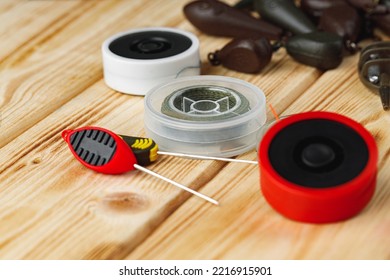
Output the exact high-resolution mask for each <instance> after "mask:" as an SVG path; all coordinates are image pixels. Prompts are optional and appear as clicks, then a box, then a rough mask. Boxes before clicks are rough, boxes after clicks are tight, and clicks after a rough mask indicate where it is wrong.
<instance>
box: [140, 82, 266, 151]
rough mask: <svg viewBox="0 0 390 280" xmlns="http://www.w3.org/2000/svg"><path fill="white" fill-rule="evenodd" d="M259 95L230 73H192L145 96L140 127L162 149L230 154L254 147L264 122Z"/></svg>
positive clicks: (259, 90) (262, 104)
mask: <svg viewBox="0 0 390 280" xmlns="http://www.w3.org/2000/svg"><path fill="white" fill-rule="evenodd" d="M265 103H266V99H265V95H264V93H263V91H262V90H261V89H259V88H258V87H256V86H254V85H252V84H250V83H248V82H245V81H242V80H239V79H235V78H230V77H223V76H194V77H185V78H178V79H176V80H174V81H171V82H168V83H165V84H162V85H159V86H156V87H154V88H153V89H152V90H150V91H149V92H148V93H147V94H146V96H145V116H144V121H145V130H146V134H147V136H148V137H150V138H152V139H153V140H154V141H156V143H157V144H158V146H159V149H160V150H162V151H171V152H178V153H187V154H196V155H207V156H221V157H231V156H236V155H239V154H242V153H244V152H246V151H249V150H251V149H253V148H255V147H256V145H257V144H258V142H257V139H256V138H257V137H256V136H257V135H258V132H259V130H260V129H261V127H262V126H263V125H264V123H265V122H266V111H265Z"/></svg>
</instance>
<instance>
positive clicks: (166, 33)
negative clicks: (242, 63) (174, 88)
mask: <svg viewBox="0 0 390 280" xmlns="http://www.w3.org/2000/svg"><path fill="white" fill-rule="evenodd" d="M102 56H103V70H104V80H105V82H106V84H107V85H108V86H109V87H111V88H112V89H114V90H117V91H119V92H122V93H127V94H134V95H145V94H146V92H147V91H148V90H150V89H151V88H153V87H154V86H156V85H158V84H160V83H164V82H167V81H169V80H172V79H175V78H177V77H179V76H180V77H183V76H193V75H199V74H200V56H199V40H198V38H197V37H196V36H195V35H193V34H192V33H190V32H187V31H183V30H180V29H177V28H168V27H147V28H139V29H132V30H129V31H126V32H122V33H118V34H115V35H113V36H111V37H110V38H108V39H107V40H105V41H104V43H103V44H102Z"/></svg>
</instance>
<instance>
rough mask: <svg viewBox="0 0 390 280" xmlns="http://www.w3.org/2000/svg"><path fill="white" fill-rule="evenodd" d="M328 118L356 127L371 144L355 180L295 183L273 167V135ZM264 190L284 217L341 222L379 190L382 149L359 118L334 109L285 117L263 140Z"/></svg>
mask: <svg viewBox="0 0 390 280" xmlns="http://www.w3.org/2000/svg"><path fill="white" fill-rule="evenodd" d="M312 119H325V120H332V121H335V122H339V123H341V124H344V125H346V126H348V127H350V128H352V129H354V130H355V131H356V132H357V133H358V134H359V135H360V136H361V137H362V139H363V140H364V141H365V143H366V144H367V147H368V151H369V156H368V161H367V164H366V166H365V167H364V169H363V170H362V172H360V174H359V175H358V176H356V177H355V178H353V179H352V180H350V181H348V182H346V183H344V184H341V185H337V186H333V187H329V188H323V189H315V188H308V187H303V186H300V185H297V184H294V183H292V182H290V181H288V180H286V179H285V178H283V177H282V176H280V175H279V174H278V173H277V172H276V170H275V169H274V168H273V167H272V165H271V162H270V159H269V155H268V150H269V147H270V144H271V142H272V140H273V138H274V137H275V136H276V135H277V134H278V133H279V132H280V131H281V130H283V129H284V128H285V127H287V126H289V125H291V124H293V123H296V122H301V121H305V120H312ZM258 151H259V168H260V183H261V190H262V192H263V195H264V197H265V198H266V200H267V201H268V202H269V203H270V204H271V206H272V207H273V208H274V209H275V210H277V211H278V212H280V213H281V214H283V215H284V216H286V217H288V218H290V219H293V220H297V221H301V222H309V223H327V222H337V221H340V220H345V219H347V218H350V217H352V216H354V215H356V214H357V213H359V212H360V211H361V210H362V209H363V208H364V207H365V206H366V205H367V203H368V202H369V201H370V199H371V197H372V196H373V194H374V191H375V185H376V174H377V161H378V148H377V146H376V143H375V139H374V137H373V136H372V135H371V134H370V133H369V132H368V131H367V130H366V129H365V128H364V127H363V126H362V125H361V124H359V123H357V122H356V121H354V120H352V119H350V118H347V117H345V116H342V115H340V114H336V113H331V112H306V113H300V114H296V115H291V116H289V117H286V118H283V119H281V120H280V121H278V122H277V123H276V124H275V125H273V126H272V127H271V128H270V129H269V130H268V131H267V132H266V134H265V135H264V137H263V139H262V141H261V142H260V147H259V149H258Z"/></svg>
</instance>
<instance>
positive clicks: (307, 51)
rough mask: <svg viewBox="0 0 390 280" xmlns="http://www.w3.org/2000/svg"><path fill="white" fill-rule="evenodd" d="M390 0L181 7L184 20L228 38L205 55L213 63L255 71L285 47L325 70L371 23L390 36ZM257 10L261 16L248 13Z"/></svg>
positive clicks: (210, 1)
mask: <svg viewBox="0 0 390 280" xmlns="http://www.w3.org/2000/svg"><path fill="white" fill-rule="evenodd" d="M389 11H390V1H389V0H382V1H347V0H322V1H319V0H302V1H300V6H296V5H295V4H294V1H286V0H242V1H239V2H238V3H237V4H236V5H234V7H232V6H229V5H227V4H225V3H223V2H221V1H218V0H198V1H193V2H190V3H189V4H187V5H186V6H185V7H184V14H185V16H186V17H187V19H188V20H189V21H190V22H191V23H192V24H193V25H194V26H195V27H197V28H198V29H199V30H201V31H202V32H204V33H206V34H209V35H215V36H224V37H232V40H231V41H230V42H228V43H227V44H226V45H225V46H224V47H222V48H221V49H219V50H216V51H214V52H211V53H209V55H208V59H209V61H210V63H211V64H212V65H214V66H215V65H223V66H224V67H226V68H228V69H231V70H234V71H238V72H243V73H258V72H260V71H262V70H263V69H264V68H265V67H266V66H267V65H268V64H269V63H270V61H271V58H272V53H273V52H275V51H277V50H278V49H279V48H280V47H284V48H285V49H286V51H287V53H288V54H289V56H290V57H292V58H293V59H294V60H296V61H297V62H299V63H302V64H305V65H309V66H312V67H316V68H318V69H320V70H323V71H326V70H330V69H334V68H336V67H338V66H339V65H340V63H341V62H342V59H343V57H344V56H345V55H348V54H353V53H355V52H356V51H358V50H359V47H358V43H359V41H360V40H362V39H364V38H367V37H373V35H372V34H373V32H372V25H373V24H375V25H376V26H377V27H380V28H382V30H383V31H385V32H386V33H389V34H390V14H389ZM251 12H252V14H253V13H258V14H259V16H260V17H259V18H257V17H254V16H252V14H251Z"/></svg>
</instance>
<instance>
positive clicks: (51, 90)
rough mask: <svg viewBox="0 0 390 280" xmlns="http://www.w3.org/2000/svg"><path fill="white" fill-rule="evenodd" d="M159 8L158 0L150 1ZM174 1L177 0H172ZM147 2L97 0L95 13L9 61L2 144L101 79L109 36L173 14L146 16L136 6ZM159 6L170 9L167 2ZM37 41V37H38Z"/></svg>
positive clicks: (3, 74)
mask: <svg viewBox="0 0 390 280" xmlns="http://www.w3.org/2000/svg"><path fill="white" fill-rule="evenodd" d="M148 3H149V4H148V5H150V6H149V8H150V9H152V10H153V11H155V10H156V8H155V5H156V2H148ZM170 3H171V5H172V4H173V3H172V2H170ZM143 8H146V9H147V8H148V7H146V6H145V4H144V2H143V1H132V2H131V3H130V2H129V1H97V2H96V5H95V6H93V12H92V11H91V12H90V13H85V14H83V13H82V14H78V13H77V12H76V13H77V15H78V17H76V19H74V18H73V17H72V21H70V22H68V24H67V25H66V27H64V28H63V29H61V30H58V32H57V33H55V34H53V33H51V32H49V33H50V34H51V35H52V37H50V38H49V37H48V36H46V35H42V36H43V37H44V42H42V43H41V44H42V45H40V47H39V48H34V50H33V51H32V53H30V54H29V55H28V56H17V57H15V58H12V59H10V60H9V61H6V63H5V64H6V66H5V67H4V68H5V69H3V71H2V72H1V74H0V77H1V79H2V80H3V81H4V82H3V83H2V85H1V92H2V94H1V99H0V104H1V112H2V126H3V129H4V130H5V131H7V133H4V134H1V135H0V147H1V146H2V145H4V144H6V143H8V142H9V141H11V140H12V139H14V137H16V136H17V135H18V134H19V133H21V132H23V131H25V130H26V129H28V128H29V127H31V126H33V125H34V124H35V123H36V122H38V121H39V120H41V119H42V118H44V117H46V116H47V115H48V114H50V113H51V112H53V111H54V110H55V109H57V108H59V107H60V106H61V105H62V104H64V103H66V102H67V101H69V100H70V99H71V98H73V97H74V96H76V95H77V94H79V93H80V92H81V91H83V90H84V89H85V88H87V87H88V86H89V85H91V84H93V83H95V82H96V81H98V80H100V79H101V78H102V69H101V60H100V57H101V54H100V46H101V44H102V42H103V41H104V40H105V39H106V38H107V37H108V36H110V35H112V34H114V33H117V32H119V31H122V30H124V29H127V28H129V26H136V25H137V24H138V25H141V26H142V25H146V24H147V23H148V22H149V20H150V22H155V23H156V24H159V23H161V24H162V23H163V22H164V21H167V22H168V21H169V20H171V19H172V18H174V17H175V16H177V15H176V14H174V13H164V14H165V15H166V17H161V16H159V15H158V13H157V12H154V13H150V14H149V17H148V18H147V19H146V20H145V19H144V16H143V15H141V14H140V13H139V12H137V9H143ZM163 8H164V9H160V11H162V12H164V11H168V10H169V9H171V6H169V5H165V6H164V7H163ZM38 41H39V40H38Z"/></svg>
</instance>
